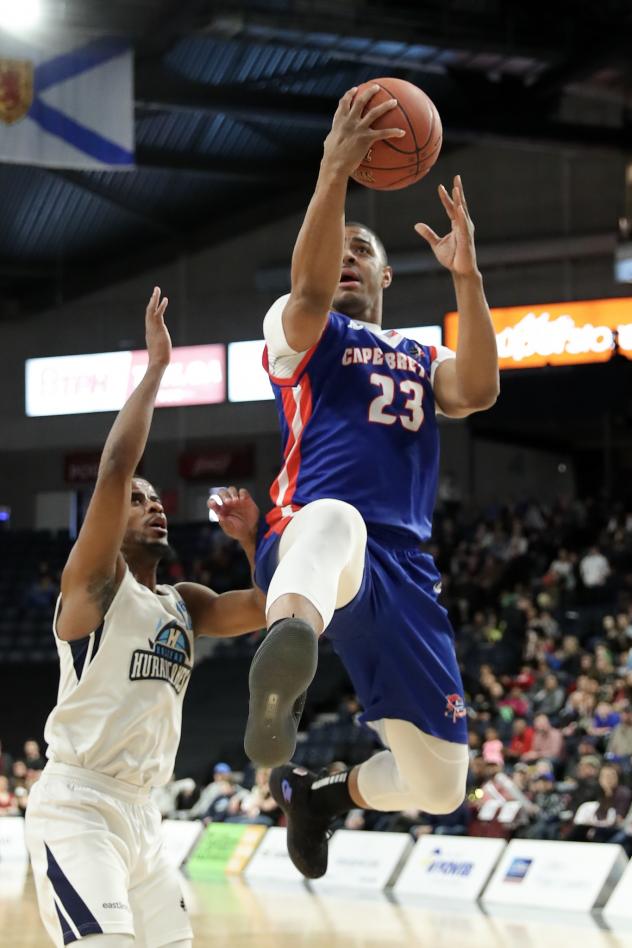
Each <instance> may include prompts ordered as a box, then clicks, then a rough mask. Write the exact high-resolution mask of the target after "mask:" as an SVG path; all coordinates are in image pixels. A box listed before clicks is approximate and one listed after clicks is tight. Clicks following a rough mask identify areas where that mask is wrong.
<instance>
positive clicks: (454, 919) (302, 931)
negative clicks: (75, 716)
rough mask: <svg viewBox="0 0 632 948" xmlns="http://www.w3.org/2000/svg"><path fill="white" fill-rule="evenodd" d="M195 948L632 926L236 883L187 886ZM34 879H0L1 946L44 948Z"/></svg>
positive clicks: (380, 944) (408, 940)
mask: <svg viewBox="0 0 632 948" xmlns="http://www.w3.org/2000/svg"><path fill="white" fill-rule="evenodd" d="M184 890H185V896H186V898H187V899H188V903H189V907H190V910H191V914H192V918H193V925H194V929H195V935H196V938H195V948H211V946H212V948H228V946H230V948H339V946H343V945H344V946H346V948H395V946H402V948H403V946H409V945H410V946H422V948H560V945H562V946H563V948H568V943H569V941H570V940H571V939H572V940H573V941H574V942H575V943H576V944H578V945H581V948H631V946H632V928H627V929H626V928H623V929H617V930H615V931H609V930H608V929H607V928H606V927H605V926H603V923H600V922H599V920H597V919H594V918H592V917H590V916H577V917H576V916H573V915H568V916H560V915H557V916H554V915H534V914H531V915H528V914H525V913H519V912H517V911H515V910H514V911H512V912H511V913H509V914H493V915H486V914H483V913H482V912H480V911H479V910H478V909H476V908H475V907H472V908H459V906H458V904H457V903H454V904H452V905H450V904H446V905H443V906H439V905H437V904H434V905H431V906H430V905H429V906H422V905H419V904H410V903H406V904H401V905H400V904H397V903H394V902H392V901H390V900H388V899H386V898H383V897H381V896H379V897H377V896H373V897H367V896H364V895H362V896H360V895H353V894H351V893H349V894H343V893H342V892H340V891H338V892H336V893H326V894H325V893H320V892H319V893H317V894H314V893H311V892H310V891H308V890H307V889H306V888H304V887H302V886H300V885H297V886H294V885H287V886H282V885H279V884H276V885H274V886H273V885H272V884H268V885H265V886H257V887H256V888H254V887H252V886H249V885H247V884H246V883H245V882H243V881H242V880H241V879H234V880H228V881H225V882H224V881H221V882H220V881H218V882H208V883H200V882H196V883H191V882H188V881H186V880H185V881H184ZM50 944H51V943H50V942H49V941H48V938H47V936H46V935H45V933H44V930H43V929H42V927H41V925H40V921H39V916H38V913H37V904H36V900H35V893H34V890H33V884H32V880H31V879H30V878H27V880H26V883H25V885H24V886H23V888H22V887H21V886H20V885H18V883H17V881H16V880H15V879H13V880H8V881H5V882H3V881H2V879H0V945H1V946H2V948H50Z"/></svg>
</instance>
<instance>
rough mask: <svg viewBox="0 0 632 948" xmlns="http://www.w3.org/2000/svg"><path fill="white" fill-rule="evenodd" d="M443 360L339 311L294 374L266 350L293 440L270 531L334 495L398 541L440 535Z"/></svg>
mask: <svg viewBox="0 0 632 948" xmlns="http://www.w3.org/2000/svg"><path fill="white" fill-rule="evenodd" d="M278 302H279V303H281V302H282V301H278ZM275 305H276V304H275ZM436 358H437V351H436V349H435V348H434V347H433V346H425V345H421V344H419V343H417V342H415V341H413V340H411V339H407V338H405V337H404V336H403V335H401V334H400V333H398V332H396V331H395V330H391V331H386V332H384V331H382V330H380V329H379V328H378V327H371V328H369V327H368V325H367V324H366V323H361V322H357V321H355V320H352V319H349V318H348V317H347V316H344V315H342V314H340V313H336V312H330V314H329V317H328V322H327V326H326V328H325V330H324V332H323V334H322V336H321V338H320V340H319V342H318V343H317V344H316V345H315V346H314V347H313V348H312V349H310V350H309V351H308V352H306V353H305V354H304V356H303V358H302V360H301V361H300V363H299V364H298V366H296V368H295V370H294V372H293V375H291V376H290V377H289V378H281V377H278V376H275V375H274V374H273V372H274V364H273V363H272V360H271V359H269V358H268V348H267V347H266V350H265V351H264V367H265V368H266V370H267V371H268V374H269V376H270V381H271V384H272V389H273V391H274V397H275V400H276V405H277V410H278V413H279V421H280V426H281V436H282V443H283V466H282V468H281V471H280V473H279V476H278V477H277V478H276V480H275V481H274V483H273V484H272V487H271V489H270V496H271V498H272V502H273V504H274V507H273V508H272V510H271V511H270V513H269V514H268V516H267V518H266V520H267V523H268V527H269V532H274V533H281V532H282V531H283V529H284V527H285V526H286V524H287V522H288V520H289V519H290V518H291V517H292V515H293V514H294V513H295V512H296V511H297V510H299V509H300V508H301V507H303V506H305V505H306V504H308V503H310V502H311V501H313V500H317V499H319V498H324V497H332V498H336V499H338V500H344V501H347V503H350V504H352V505H353V506H354V507H356V508H357V509H358V510H359V512H360V513H361V514H362V516H363V518H364V520H365V522H366V524H367V527H368V530H369V532H374V533H379V534H380V535H382V536H388V537H389V538H391V539H392V541H393V542H394V543H397V541H398V539H400V540H401V541H402V542H403V543H405V544H406V545H407V544H409V543H410V542H411V541H412V542H415V541H422V540H426V539H427V538H428V537H429V536H430V530H431V519H432V510H433V506H434V501H435V494H436V489H437V473H438V465H439V438H438V431H437V422H436V418H435V400H434V395H433V390H432V383H431V372H432V365H433V362H434V361H435V360H436Z"/></svg>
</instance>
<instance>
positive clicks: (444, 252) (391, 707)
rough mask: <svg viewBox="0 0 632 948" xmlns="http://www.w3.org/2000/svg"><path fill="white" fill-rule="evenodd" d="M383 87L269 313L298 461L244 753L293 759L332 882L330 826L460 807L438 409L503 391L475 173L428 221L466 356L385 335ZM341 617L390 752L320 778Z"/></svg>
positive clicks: (272, 364) (284, 475) (331, 163)
mask: <svg viewBox="0 0 632 948" xmlns="http://www.w3.org/2000/svg"><path fill="white" fill-rule="evenodd" d="M377 91H378V87H377V86H375V87H373V88H369V89H367V90H366V91H365V92H363V93H361V94H357V95H356V90H354V89H352V90H350V91H349V92H348V93H347V94H346V95H345V96H343V98H342V99H341V101H340V103H339V107H338V109H337V111H336V114H335V116H334V119H333V124H332V128H331V131H330V133H329V135H328V136H327V138H326V140H325V144H324V156H323V160H322V163H321V167H320V173H319V176H318V181H317V184H316V190H315V192H314V195H313V197H312V200H311V202H310V204H309V207H308V209H307V213H306V215H305V219H304V222H303V225H302V227H301V230H300V233H299V235H298V239H297V241H296V245H295V248H294V255H293V258H292V273H291V292H290V294H289V296H287V297H284V298H282V299H280V300H278V301H277V302H276V303H275V304H274V305H273V306H272V308H271V309H270V311H269V312H268V314H267V315H266V318H265V321H264V334H265V339H266V343H267V348H266V356H265V361H266V364H267V369H268V373H269V376H270V379H271V382H272V387H273V390H274V395H275V399H276V404H277V409H278V412H279V418H280V423H281V432H282V438H283V444H284V463H283V467H282V469H281V473H280V474H279V477H278V478H277V480H276V481H275V483H274V484H273V486H272V489H271V496H272V500H273V502H274V507H273V509H272V511H271V513H270V514H269V515H268V518H267V524H268V530H267V533H266V534H265V536H263V537H262V539H261V540H260V542H259V544H258V548H257V573H256V575H257V582H258V584H259V585H260V586H261V587H262V588H264V589H266V590H267V604H266V609H267V624H268V629H269V632H268V635H267V637H266V639H265V640H264V642H263V644H262V645H261V647H260V649H259V651H258V652H257V654H256V655H255V658H254V659H253V663H252V667H251V672H250V695H251V698H250V714H249V720H248V725H247V730H246V737H245V746H246V750H247V753H248V754H249V756H250V757H251V759H252V760H255V761H257V762H258V763H260V764H264V765H265V764H267V765H285V766H276V767H275V770H274V771H273V773H272V776H271V781H270V786H271V789H272V792H273V794H274V797H275V799H276V800H277V802H278V803H279V805H280V806H281V807H282V808H283V809H284V811H285V813H286V815H287V819H288V849H289V852H290V855H291V857H292V859H293V861H294V863H295V865H296V866H297V867H298V869H299V870H300V871H301V872H302V873H303V874H304V875H306V876H308V877H312V878H314V877H318V876H321V875H322V874H323V873H324V872H325V870H326V866H327V842H326V840H327V829H328V827H329V825H330V822H331V820H332V819H333V818H334V817H335V816H337V815H338V814H340V813H343V812H345V811H346V810H348V809H350V808H351V807H365V808H371V809H374V810H386V811H388V810H401V809H407V808H419V809H422V810H425V811H427V812H430V813H449V812H451V811H452V810H454V809H456V807H457V806H458V805H459V804H460V803H461V801H462V799H463V796H464V792H465V780H466V774H467V766H468V753H467V743H466V740H467V733H466V732H467V728H466V709H465V706H464V700H463V689H462V684H461V677H460V674H459V669H458V666H457V661H456V657H455V651H454V645H453V633H452V630H451V627H450V624H449V621H448V618H447V615H446V612H445V610H444V609H443V608H442V606H441V605H440V604H439V602H438V600H437V597H438V595H439V591H440V577H439V573H438V571H437V569H436V567H435V565H434V563H433V561H432V558H431V557H430V556H428V555H427V554H426V553H424V552H422V549H421V544H422V543H423V541H425V540H427V539H428V537H429V536H430V530H431V519H432V510H433V505H434V499H435V492H436V486H437V469H438V457H439V441H438V432H437V421H436V415H437V413H438V412H441V413H443V414H445V415H448V416H450V417H453V418H462V417H465V416H466V415H469V414H470V413H471V412H475V411H480V410H482V409H485V408H488V407H489V406H491V405H492V404H493V403H494V402H495V400H496V398H497V395H498V390H499V381H498V360H497V351H496V341H495V335H494V331H493V327H492V323H491V319H490V314H489V309H488V306H487V302H486V300H485V295H484V292H483V284H482V279H481V274H480V272H479V270H478V267H477V263H476V254H475V248H474V226H473V224H472V222H471V220H470V216H469V213H468V209H467V204H466V202H465V196H464V193H463V187H462V184H461V180H460V178H459V177H457V178H455V180H454V186H453V188H452V190H451V193H448V191H446V190H445V188H443V187H441V188H440V189H439V197H440V200H441V203H442V204H443V207H444V208H445V211H446V214H447V216H448V218H449V221H450V231H449V233H448V234H447V235H446V236H444V237H439V236H438V235H437V234H436V233H435V232H434V231H433V230H431V229H430V227H428V226H427V225H426V224H417V225H416V227H415V229H416V231H417V232H418V233H419V234H420V235H421V236H422V237H423V238H425V240H426V241H427V242H428V243H429V244H430V247H431V248H432V250H433V251H434V253H435V256H436V258H437V260H438V261H439V262H440V263H441V264H443V265H444V266H445V267H446V268H447V269H448V270H449V271H450V273H451V275H452V278H453V282H454V289H455V293H456V301H457V307H458V310H459V314H460V323H459V342H458V347H457V350H456V353H453V352H451V351H449V350H446V349H444V348H439V349H435V348H433V347H429V346H422V345H418V344H417V343H416V342H413V341H412V340H409V339H406V338H405V336H404V335H400V334H398V333H396V332H393V331H390V332H388V331H387V332H384V331H383V330H382V329H381V323H382V294H383V291H384V290H385V289H386V288H387V287H388V286H389V285H390V283H391V279H392V271H391V268H390V267H389V266H388V262H387V259H386V255H385V252H384V249H383V247H382V244H381V243H380V241H379V239H378V238H377V237H376V236H375V234H373V233H372V232H371V231H370V230H369V229H368V228H366V227H364V226H361V225H358V224H349V225H347V226H346V227H345V216H344V211H345V197H346V192H347V184H348V179H349V175H350V174H351V172H352V171H353V170H354V169H355V168H356V167H357V166H358V164H359V163H360V161H361V159H362V158H363V157H364V156H365V154H366V153H367V151H368V149H369V148H370V147H371V145H372V144H373V143H374V142H376V141H378V140H380V139H387V138H395V137H397V135H398V134H399V133H398V131H397V130H396V129H385V130H382V131H374V130H373V129H371V125H372V124H373V122H374V121H375V119H376V118H378V116H380V115H382V114H385V113H387V112H388V110H389V109H392V108H393V107H394V105H395V104H396V103H395V101H394V100H390V101H389V102H386V103H384V104H383V105H381V106H378V107H376V108H371V109H368V111H367V113H366V115H364V117H363V114H362V113H363V110H364V109H365V107H367V105H368V102H369V100H370V98H371V97H372V95H373V94H374V93H375V92H377ZM325 630H326V632H327V635H328V636H329V638H330V639H331V640H332V642H333V645H334V648H335V650H336V651H337V653H338V654H339V656H340V657H341V659H342V661H343V663H344V665H345V667H346V669H347V671H348V673H349V675H350V677H351V680H352V682H353V684H354V687H355V689H356V692H357V694H358V696H359V698H360V701H361V703H362V705H363V707H364V713H363V716H362V720H363V721H365V722H367V723H368V724H370V725H371V726H372V727H373V728H374V729H375V730H376V731H377V733H378V734H379V736H380V738H381V741H382V743H383V745H384V747H385V750H384V751H383V752H381V753H378V754H377V755H375V756H374V757H372V758H371V759H370V760H367V761H366V762H365V763H363V764H361V765H360V766H359V767H355V768H353V769H352V770H350V771H348V772H346V773H344V774H336V775H335V776H333V777H329V778H325V779H317V778H316V777H315V775H314V774H310V773H308V772H306V771H304V770H302V769H300V768H293V767H292V766H291V765H287V764H286V762H287V761H289V760H290V758H291V755H292V753H293V752H294V748H295V741H296V731H297V726H298V719H299V717H300V711H301V707H302V703H303V701H304V692H305V689H306V688H307V686H308V685H309V683H310V681H311V680H312V678H313V675H314V673H315V669H316V661H317V639H318V636H319V635H321V633H323V632H324V631H325Z"/></svg>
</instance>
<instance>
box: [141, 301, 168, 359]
mask: <svg viewBox="0 0 632 948" xmlns="http://www.w3.org/2000/svg"><path fill="white" fill-rule="evenodd" d="M168 305H169V300H168V299H167V297H166V296H165V297H163V299H162V300H161V298H160V287H159V286H155V287H154V292H153V293H152V294H151V296H150V298H149V303H148V304H147V309H146V310H145V341H146V343H147V354H148V356H149V364H150V365H162V366H166V365H169V362H170V361H171V337H170V335H169V330H168V329H167V327H166V325H165V310H166V309H167V306H168Z"/></svg>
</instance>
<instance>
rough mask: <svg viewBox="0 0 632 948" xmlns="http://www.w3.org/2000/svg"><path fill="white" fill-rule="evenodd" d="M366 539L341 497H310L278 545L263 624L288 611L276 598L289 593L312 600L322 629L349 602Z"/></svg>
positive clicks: (359, 520) (361, 565)
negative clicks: (276, 559)
mask: <svg viewBox="0 0 632 948" xmlns="http://www.w3.org/2000/svg"><path fill="white" fill-rule="evenodd" d="M366 537H367V533H366V524H365V523H364V520H363V519H362V516H361V514H360V513H359V512H358V511H357V510H356V508H355V507H353V506H352V505H351V504H347V503H345V501H342V500H333V499H323V500H315V501H313V502H312V503H311V504H307V506H306V507H303V508H302V509H301V510H299V511H298V513H296V514H295V515H294V517H293V518H292V520H291V521H290V523H289V524H288V526H287V527H286V529H285V531H284V532H283V536H282V537H281V540H280V543H279V564H278V566H277V568H276V570H275V573H274V576H273V577H272V581H271V583H270V587H269V589H268V596H267V602H266V613H267V616H268V622H269V624H271V623H272V622H274V621H275V620H277V619H281V618H284V616H285V615H287V614H288V613H287V612H284V611H283V610H282V609H279V606H278V605H277V602H278V600H279V599H281V598H282V597H284V596H288V595H294V596H300V597H302V598H304V599H307V600H308V601H309V602H310V603H311V604H312V606H313V607H314V608H315V609H316V611H317V612H318V614H319V615H320V617H321V619H322V623H323V629H326V628H327V626H328V625H329V623H330V622H331V619H332V616H333V614H334V610H335V609H340V608H342V607H343V606H346V605H347V604H348V603H350V602H351V600H352V599H353V598H354V596H355V595H356V594H357V592H358V590H359V589H360V586H361V585H362V575H363V572H364V553H365V549H366ZM319 631H320V630H319Z"/></svg>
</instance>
